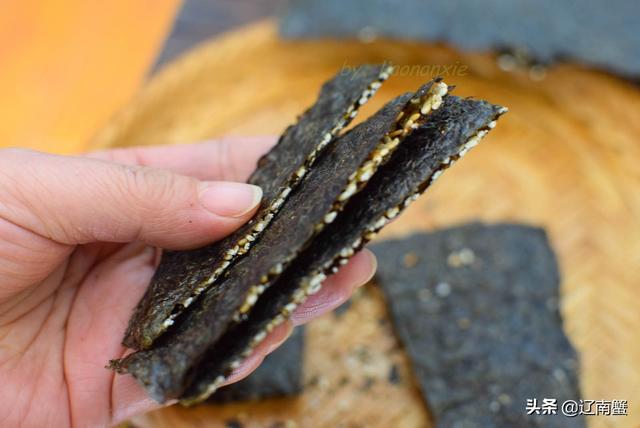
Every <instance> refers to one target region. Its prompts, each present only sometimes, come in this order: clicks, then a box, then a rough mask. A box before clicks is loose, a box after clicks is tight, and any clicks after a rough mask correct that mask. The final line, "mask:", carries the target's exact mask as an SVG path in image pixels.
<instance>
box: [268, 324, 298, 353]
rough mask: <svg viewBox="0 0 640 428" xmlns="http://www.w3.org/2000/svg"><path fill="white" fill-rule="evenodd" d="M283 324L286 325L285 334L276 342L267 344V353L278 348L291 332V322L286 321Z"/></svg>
mask: <svg viewBox="0 0 640 428" xmlns="http://www.w3.org/2000/svg"><path fill="white" fill-rule="evenodd" d="M284 325H286V326H287V327H286V328H287V330H286V332H285V334H284V335H283V336H282V338H281V339H280V340H278V341H277V342H276V343H272V344H271V346H269V349H267V355H268V354H270V353H272V352H273V351H275V350H276V349H277V348H279V347H280V345H282V344H283V343H284V342H285V341H286V340H287V339H288V338H289V337H290V336H291V334H292V333H293V324H291V323H290V322H287V323H286V324H284Z"/></svg>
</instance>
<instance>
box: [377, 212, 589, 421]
mask: <svg viewBox="0 0 640 428" xmlns="http://www.w3.org/2000/svg"><path fill="white" fill-rule="evenodd" d="M373 250H374V252H375V253H376V254H377V255H378V256H379V258H378V260H380V263H379V266H378V274H377V282H378V283H379V285H380V287H381V288H382V290H383V292H384V294H385V295H386V298H387V301H388V304H389V308H390V312H391V316H392V319H393V321H394V325H395V329H396V331H397V333H398V335H399V336H400V339H401V341H402V343H403V344H404V347H405V349H406V351H407V353H408V354H409V356H410V358H411V360H412V366H413V370H414V374H415V376H416V377H417V379H418V381H419V383H420V385H421V389H422V393H423V396H424V399H425V401H426V402H427V404H428V406H429V407H430V409H431V412H432V414H433V415H434V417H435V420H436V425H437V426H438V427H451V426H494V427H503V426H504V427H512V426H518V427H521V426H545V427H547V426H548V427H582V426H584V419H583V418H582V417H578V418H567V417H565V416H563V415H562V414H561V409H560V406H561V404H562V403H563V402H564V401H565V400H576V401H578V400H579V399H580V392H579V388H578V375H577V356H576V353H575V351H574V350H573V348H572V347H571V344H570V343H569V341H568V339H567V337H566V336H565V335H564V333H563V330H562V319H561V317H560V313H559V311H558V305H557V302H558V298H559V292H558V286H559V272H558V267H557V264H556V260H555V257H554V254H553V251H552V249H551V247H550V246H549V242H548V240H547V237H546V235H545V233H544V231H543V230H542V229H538V228H534V227H529V226H522V225H512V224H498V225H484V224H480V223H472V224H467V225H463V226H459V227H454V228H451V229H446V230H441V231H437V232H434V233H424V234H416V235H413V236H411V237H408V238H405V239H399V240H391V241H386V242H382V243H380V244H378V245H376V246H374V247H373ZM409 253H414V254H419V256H420V257H419V261H418V263H416V265H415V266H413V267H412V268H409V269H408V268H406V267H405V265H404V263H403V257H404V255H405V254H409ZM543 398H552V399H556V400H557V404H558V409H557V413H558V415H543V416H535V415H533V416H530V415H527V412H526V410H525V408H526V400H527V399H537V400H538V404H539V405H540V404H542V399H543Z"/></svg>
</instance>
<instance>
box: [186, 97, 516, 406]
mask: <svg viewBox="0 0 640 428" xmlns="http://www.w3.org/2000/svg"><path fill="white" fill-rule="evenodd" d="M438 107H439V108H438V109H437V110H435V111H433V112H432V113H431V114H429V115H428V116H427V119H426V121H425V122H424V123H420V124H418V125H417V129H414V130H413V132H412V133H410V134H409V135H408V136H407V137H406V138H405V139H404V141H403V142H402V143H401V144H399V146H398V148H397V149H396V151H395V152H394V154H393V155H392V156H391V158H390V159H389V161H387V163H386V164H384V165H383V166H382V167H381V168H380V169H379V170H378V172H377V173H376V174H374V175H373V177H372V178H371V179H370V180H369V183H368V184H367V186H366V187H365V189H364V190H363V191H361V192H360V193H358V194H357V195H355V196H354V197H353V198H352V199H351V200H350V201H349V202H348V203H347V205H346V206H345V208H344V211H343V213H342V214H340V215H339V216H337V218H336V219H335V220H334V222H333V223H331V224H329V225H327V226H326V227H325V228H324V229H323V231H322V232H320V234H319V235H318V236H317V237H316V238H315V239H314V241H313V243H312V244H311V245H310V246H309V247H308V248H307V249H306V250H305V251H303V252H302V253H301V254H300V256H299V257H298V258H297V259H296V263H295V264H294V265H293V266H292V267H290V268H289V269H287V270H286V271H285V272H284V273H283V274H282V276H281V277H280V278H279V279H278V280H277V282H276V283H275V284H274V285H273V286H272V287H270V288H269V289H267V290H266V291H265V293H264V295H263V296H262V297H261V298H260V299H259V301H258V302H257V303H256V305H255V306H254V308H253V310H252V311H251V312H250V313H249V316H248V319H247V320H246V321H245V322H242V323H240V324H236V325H234V326H231V327H230V328H229V329H228V330H227V332H226V333H225V335H224V336H223V337H222V338H221V339H220V341H219V342H218V343H216V344H215V345H214V346H212V347H211V348H210V349H209V351H208V353H207V355H206V356H205V358H203V360H202V363H201V364H200V365H199V366H198V367H197V369H196V373H195V374H194V376H193V379H194V382H193V383H192V384H191V385H190V387H189V388H188V389H187V391H186V392H185V394H184V395H183V397H182V399H181V402H182V403H183V404H185V405H191V404H195V403H197V402H199V401H202V400H204V399H206V398H207V397H208V396H209V395H210V394H211V393H213V392H214V391H215V390H216V389H217V387H218V386H220V385H221V384H222V383H223V382H224V380H225V378H226V376H228V375H229V373H230V372H231V371H232V370H233V369H234V368H235V367H237V366H238V365H239V364H240V363H241V361H242V360H243V359H244V358H246V357H247V356H248V355H249V354H250V353H251V352H252V350H253V348H255V347H256V346H257V345H258V344H259V343H260V342H261V341H262V340H264V338H265V337H266V335H267V333H268V332H269V331H271V330H272V329H273V328H274V327H275V326H277V325H278V324H280V323H282V322H283V321H285V320H286V319H287V318H288V317H289V316H290V315H291V313H292V311H294V310H295V308H296V307H297V306H298V305H299V304H300V303H302V302H303V301H304V300H305V298H306V297H307V296H308V295H309V294H313V293H315V292H317V291H318V290H319V289H320V286H321V283H322V281H323V280H324V279H325V278H326V276H327V275H328V274H329V273H331V272H335V271H336V270H337V268H338V266H339V265H341V264H345V263H346V262H347V261H348V259H349V258H351V257H352V256H353V254H354V253H355V252H356V251H357V250H359V249H360V248H361V247H362V246H363V245H364V244H365V243H366V242H368V241H369V240H371V239H372V238H373V237H374V236H375V234H376V233H377V232H378V231H379V230H380V229H381V228H382V227H383V226H384V225H385V224H386V223H387V222H388V221H389V220H391V219H392V218H394V217H395V216H397V215H398V214H399V213H400V211H401V210H402V209H404V208H405V207H406V206H407V205H408V204H409V203H411V202H412V201H413V200H415V199H416V198H417V197H418V195H419V194H420V193H421V192H422V191H424V190H425V189H426V188H427V187H428V186H429V184H431V183H432V182H433V181H434V180H435V179H437V178H438V176H439V175H440V174H441V173H442V172H443V171H444V170H445V169H446V168H448V167H449V166H451V165H452V164H453V163H454V162H455V161H456V160H457V159H459V158H460V157H461V156H463V155H464V154H465V153H466V152H467V151H468V150H469V149H470V148H471V147H473V146H475V145H476V144H477V143H478V141H479V140H480V139H481V138H482V137H483V136H484V135H485V134H486V133H487V132H488V131H489V130H490V129H491V128H493V127H494V126H495V120H496V119H497V118H498V117H499V116H500V115H501V114H502V113H504V112H505V111H506V109H505V108H503V107H499V106H494V105H491V104H489V103H487V102H484V101H477V100H472V99H461V98H458V97H454V96H447V97H445V98H444V99H443V101H442V102H441V105H439V106H438ZM425 110H426V109H425Z"/></svg>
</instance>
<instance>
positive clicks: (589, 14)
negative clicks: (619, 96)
mask: <svg viewBox="0 0 640 428" xmlns="http://www.w3.org/2000/svg"><path fill="white" fill-rule="evenodd" d="M533 4H534V3H532V2H531V0H491V1H476V0H455V1H453V0H376V1H375V2H372V1H371V0H349V1H344V0H324V1H321V2H319V1H316V0H294V1H291V3H290V5H289V8H288V9H287V11H286V13H285V16H284V18H283V20H282V22H281V25H280V31H281V33H282V34H283V35H284V36H287V37H304V38H311V37H321V38H326V37H331V38H335V37H357V36H359V37H364V38H365V39H367V38H371V37H375V36H381V37H391V38H396V39H422V40H432V41H439V42H440V41H444V42H450V43H452V44H453V45H455V46H457V47H459V48H461V49H464V50H490V49H498V50H502V49H504V48H510V49H515V50H518V51H520V50H524V51H525V52H526V53H527V55H528V56H530V57H533V58H534V59H535V60H536V61H538V62H542V63H549V62H552V61H556V60H559V61H564V60H566V59H571V60H578V61H580V62H583V63H586V64H590V65H595V66H597V67H601V68H604V69H607V70H610V71H612V72H614V73H618V74H621V75H624V76H626V77H629V78H632V79H637V78H638V76H640V31H637V29H636V26H637V17H638V16H640V2H638V1H616V2H603V1H601V0H565V1H555V0H537V1H536V2H535V7H532V5H533ZM390 16H392V17H393V19H389V17H390ZM407 66H408V67H410V66H409V65H407ZM419 67H420V69H421V70H425V69H426V70H434V69H435V70H436V73H441V74H449V75H454V74H455V73H465V72H466V70H467V68H466V66H465V65H460V64H457V63H454V64H440V65H435V66H426V67H424V66H419ZM444 67H446V69H445V68H444ZM461 67H464V68H461ZM445 70H446V71H449V73H446V71H445ZM398 71H400V72H402V66H399V68H398ZM423 75H425V76H428V75H429V74H428V73H427V74H423Z"/></svg>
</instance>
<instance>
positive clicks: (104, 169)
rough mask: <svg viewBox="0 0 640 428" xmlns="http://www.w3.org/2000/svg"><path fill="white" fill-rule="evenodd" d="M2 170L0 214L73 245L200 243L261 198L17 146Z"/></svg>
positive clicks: (256, 191) (227, 185) (238, 189)
mask: <svg viewBox="0 0 640 428" xmlns="http://www.w3.org/2000/svg"><path fill="white" fill-rule="evenodd" d="M0 171H1V175H0V195H1V196H0V217H2V218H4V219H6V220H7V221H9V222H11V223H13V224H14V225H19V226H21V227H23V228H25V229H27V230H30V231H32V232H34V233H37V234H39V235H41V236H44V237H46V238H49V239H51V240H54V241H56V242H59V243H63V244H70V245H73V244H84V243H89V242H96V241H105V242H129V241H136V240H141V241H144V242H146V243H148V244H150V245H154V246H158V247H162V248H169V249H185V248H192V247H197V246H201V245H204V244H206V243H208V242H211V241H214V240H217V239H220V238H222V237H223V236H225V235H227V234H229V233H231V232H232V231H233V230H235V229H236V228H238V227H239V226H240V225H241V224H243V223H245V222H246V221H247V220H249V219H250V218H251V216H252V215H253V214H254V212H255V210H256V208H257V206H258V204H259V202H260V199H261V197H262V191H261V190H260V188H258V187H256V186H251V185H248V184H242V183H231V182H209V181H199V180H197V179H195V178H192V177H187V176H183V175H178V174H175V173H172V172H170V171H166V170H162V169H154V168H149V167H138V166H128V165H120V164H116V163H111V162H106V161H101V160H95V159H86V158H76V157H66V156H56V155H50V154H44V153H39V152H32V151H27V150H19V149H12V150H3V151H0Z"/></svg>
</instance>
